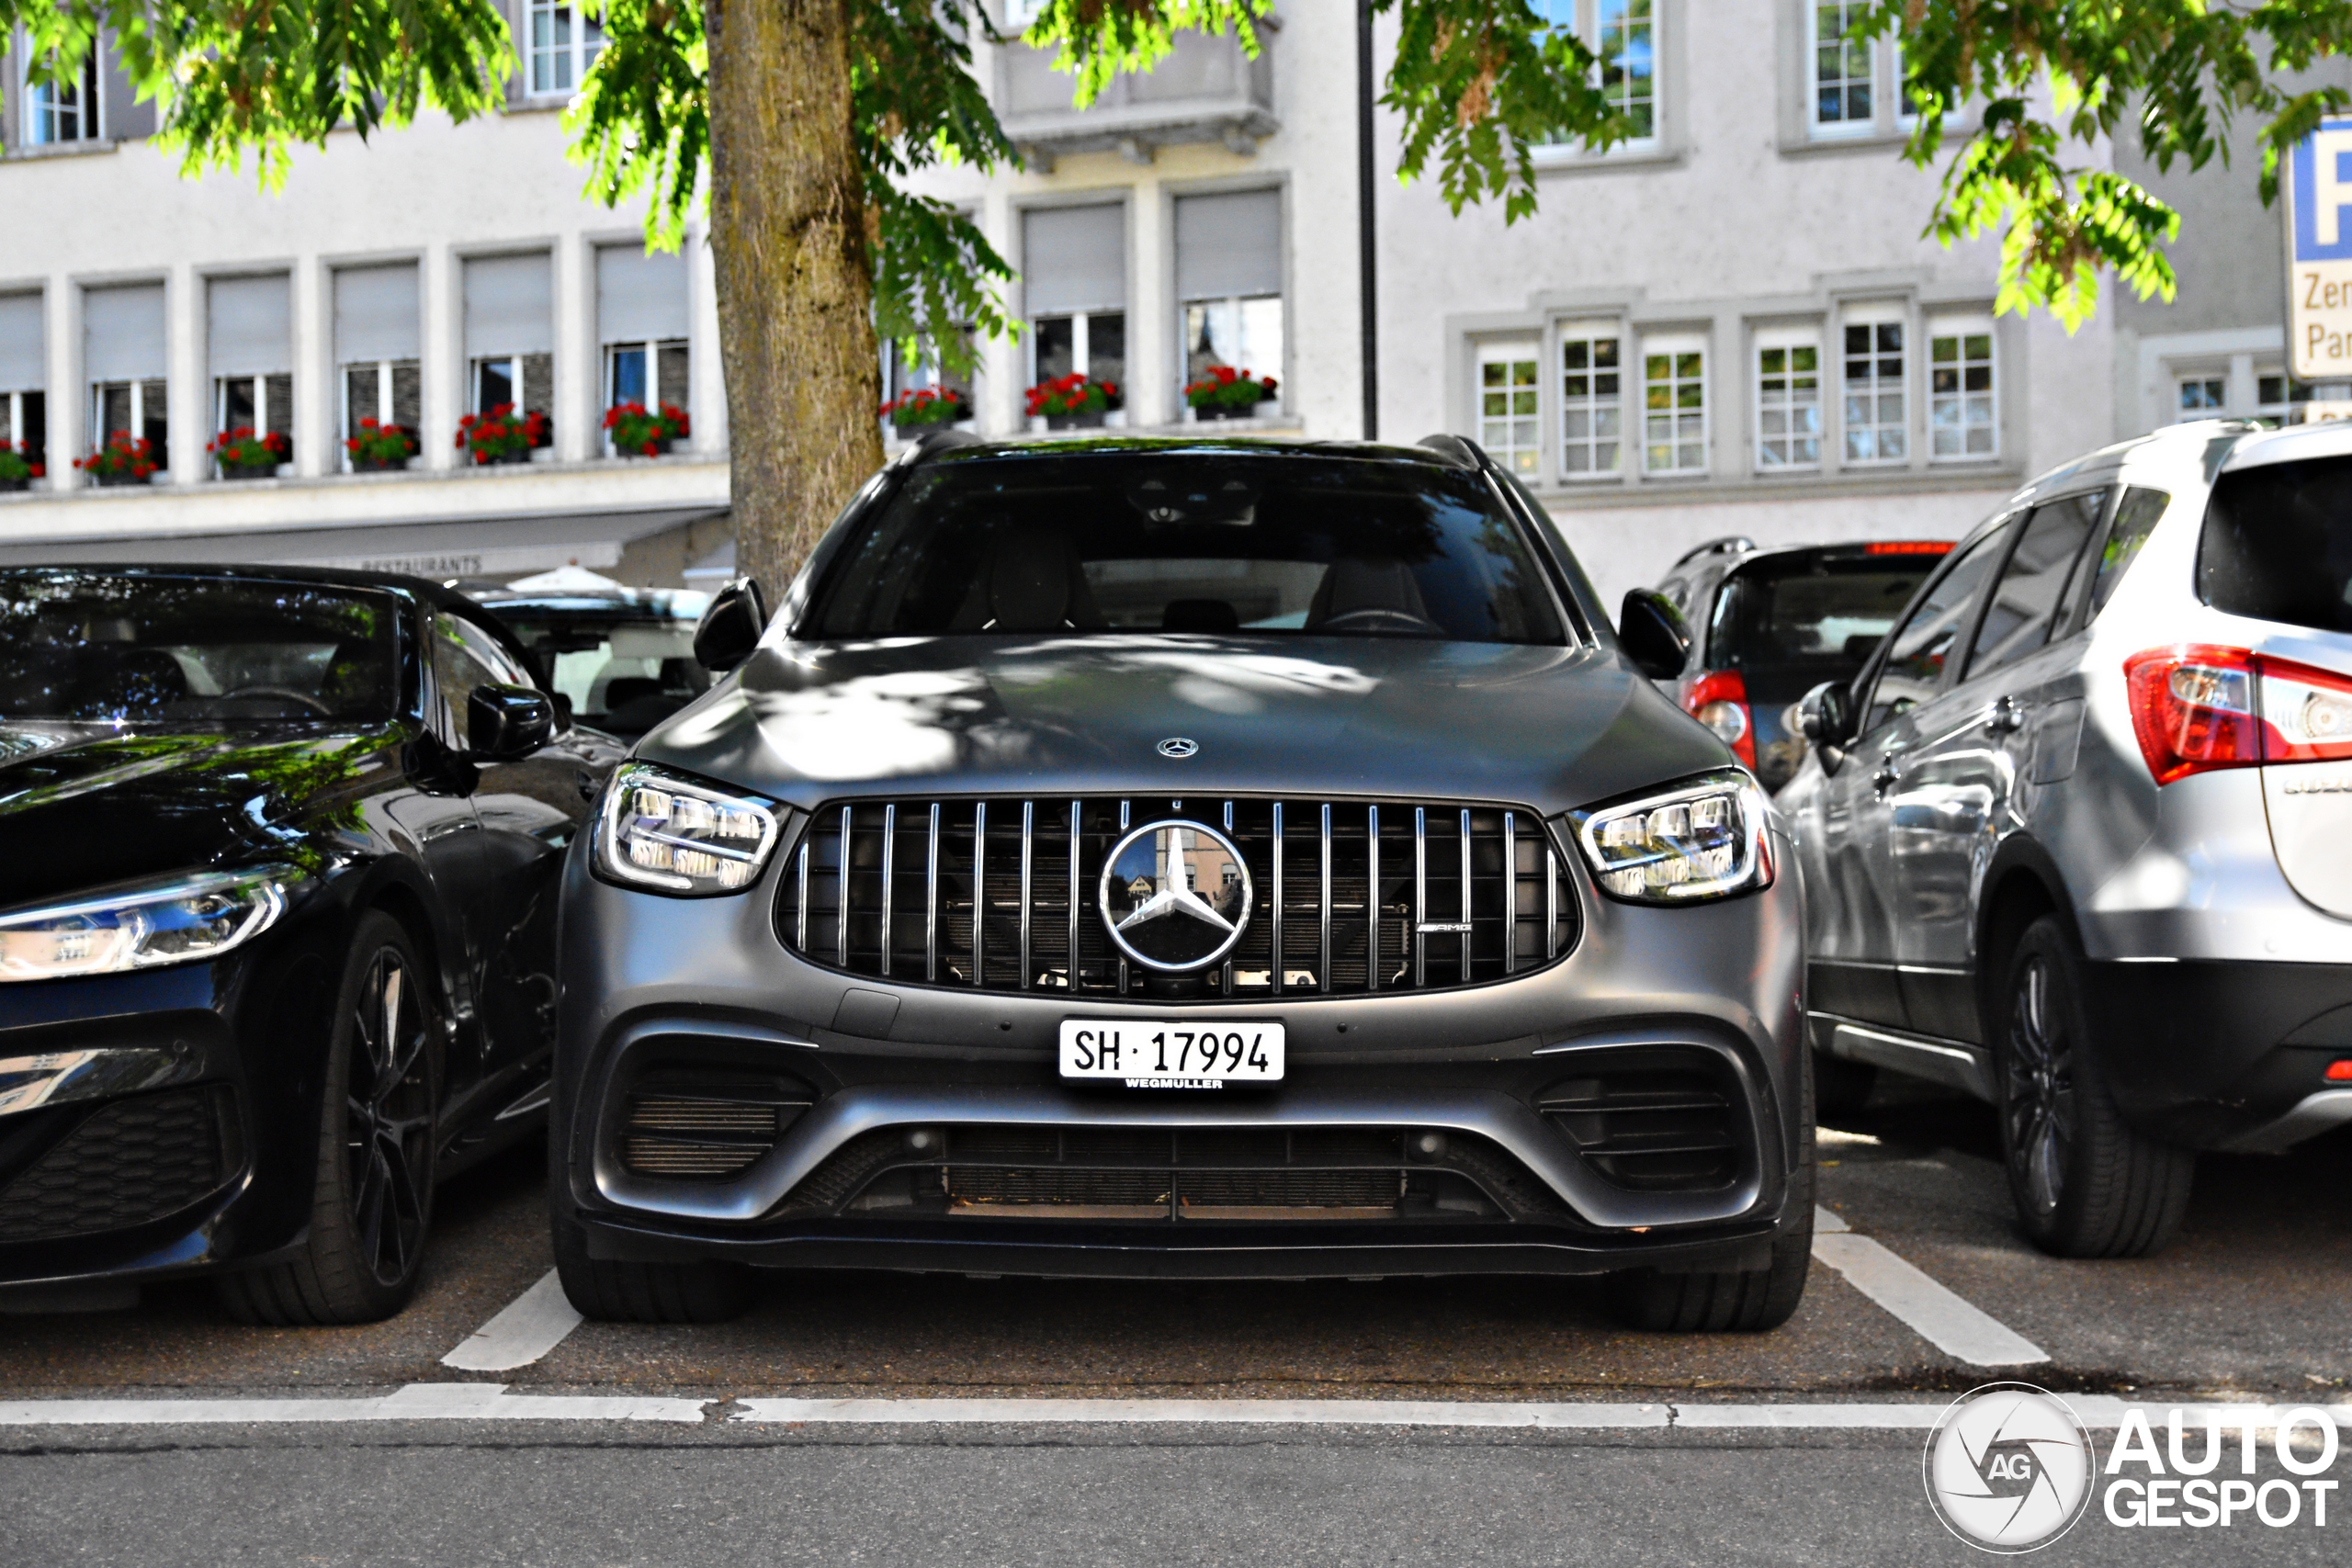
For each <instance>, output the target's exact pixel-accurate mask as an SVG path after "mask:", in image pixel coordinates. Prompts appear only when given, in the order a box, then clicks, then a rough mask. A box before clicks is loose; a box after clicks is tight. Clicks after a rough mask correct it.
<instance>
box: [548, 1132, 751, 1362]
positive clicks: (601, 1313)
mask: <svg viewBox="0 0 2352 1568" xmlns="http://www.w3.org/2000/svg"><path fill="white" fill-rule="evenodd" d="M550 1142H552V1140H550ZM557 1179H558V1180H560V1179H562V1177H561V1173H560V1172H558V1174H557ZM554 1232H555V1235H554V1240H555V1268H556V1275H557V1277H558V1278H559V1279H560V1280H562V1281H563V1293H564V1297H565V1299H566V1300H568V1301H570V1302H571V1304H572V1307H573V1309H574V1310H576V1311H577V1312H578V1313H579V1314H580V1315H581V1316H582V1317H586V1318H594V1320H595V1321H597V1322H599V1323H725V1322H726V1321H728V1319H729V1318H733V1317H740V1316H741V1315H742V1314H743V1310H744V1309H745V1308H746V1307H748V1306H750V1305H751V1304H752V1275H751V1270H750V1269H745V1268H744V1267H742V1266H741V1264H735V1263H710V1262H703V1263H617V1262H613V1261H610V1260H608V1259H605V1258H591V1257H589V1256H588V1238H587V1235H586V1234H585V1233H583V1232H582V1230H581V1228H580V1225H579V1224H578V1223H577V1222H576V1221H574V1220H572V1219H571V1218H569V1217H568V1216H567V1215H565V1214H564V1213H562V1212H561V1211H560V1209H559V1210H558V1212H557V1213H556V1214H555V1215H554Z"/></svg>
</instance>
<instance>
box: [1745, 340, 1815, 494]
mask: <svg viewBox="0 0 2352 1568" xmlns="http://www.w3.org/2000/svg"><path fill="white" fill-rule="evenodd" d="M1808 350H1810V351H1811V353H1812V355H1813V367H1812V369H1810V370H1805V369H1802V368H1800V367H1799V366H1798V363H1797V359H1798V356H1799V355H1802V354H1804V353H1805V352H1806V351H1808ZM1775 354H1779V355H1786V356H1787V357H1786V358H1784V359H1783V360H1782V362H1781V368H1780V369H1778V370H1770V371H1768V370H1767V369H1766V368H1765V366H1766V362H1767V360H1768V359H1769V358H1770V355H1775ZM1821 361H1822V354H1821V329H1820V328H1819V327H1817V326H1806V327H1764V328H1759V329H1758V331H1757V333H1755V339H1754V343H1753V344H1752V346H1751V347H1750V348H1749V350H1748V378H1749V379H1748V386H1749V388H1750V389H1751V391H1752V395H1753V398H1754V401H1755V427H1754V429H1753V430H1752V431H1751V432H1750V433H1749V434H1750V435H1751V436H1752V438H1753V439H1754V441H1755V443H1756V471H1757V472H1758V473H1759V474H1805V473H1819V472H1820V471H1821V448H1822V445H1823V443H1824V442H1826V440H1827V439H1828V436H1829V429H1828V424H1829V421H1828V412H1827V410H1826V408H1825V406H1824V404H1823V399H1822V393H1823V387H1822V383H1823V381H1825V380H1826V379H1827V378H1826V375H1825V373H1824V370H1823V367H1822V363H1821ZM1768 378H1771V379H1778V380H1781V381H1785V382H1786V383H1787V386H1786V387H1785V388H1784V389H1782V390H1783V391H1784V392H1785V394H1786V397H1785V400H1781V401H1778V402H1774V401H1770V400H1769V389H1768V388H1767V387H1766V385H1765V382H1766V380H1767V379H1768ZM1807 380H1810V381H1811V382H1812V386H1811V387H1810V388H1807V387H1805V386H1804V382H1806V381H1807ZM1807 390H1810V391H1811V393H1812V394H1813V395H1812V397H1811V398H1810V399H1805V398H1804V397H1802V396H1801V395H1800V394H1802V393H1804V392H1805V391H1807ZM1807 408H1810V409H1811V410H1812V412H1813V420H1812V423H1813V428H1812V429H1811V430H1810V431H1809V432H1808V431H1801V430H1798V429H1796V428H1795V426H1794V425H1793V424H1792V425H1789V426H1785V427H1784V428H1782V429H1781V430H1780V431H1778V432H1773V431H1771V430H1770V428H1769V427H1770V424H1771V423H1772V422H1771V418H1770V416H1771V415H1773V414H1776V413H1778V414H1781V415H1784V416H1787V417H1788V418H1790V419H1792V420H1794V419H1797V418H1799V417H1800V416H1801V414H1802V412H1803V411H1804V410H1805V409H1807ZM1807 441H1810V442H1812V443H1813V455H1812V456H1811V457H1804V456H1802V455H1800V453H1801V448H1802V447H1803V446H1804V443H1805V442H1807ZM1776 442H1777V443H1780V444H1781V445H1783V446H1786V447H1787V448H1788V450H1789V453H1790V456H1789V457H1786V458H1785V459H1783V460H1780V461H1775V460H1774V459H1773V458H1772V457H1770V448H1771V446H1772V445H1773V444H1774V443H1776Z"/></svg>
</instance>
